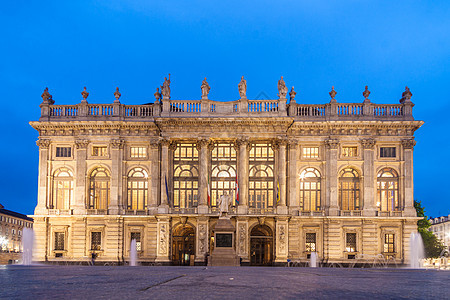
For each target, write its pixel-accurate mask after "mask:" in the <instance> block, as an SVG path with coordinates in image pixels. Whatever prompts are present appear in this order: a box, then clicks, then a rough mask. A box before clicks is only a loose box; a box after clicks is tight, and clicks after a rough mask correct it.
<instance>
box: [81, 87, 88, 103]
mask: <svg viewBox="0 0 450 300" xmlns="http://www.w3.org/2000/svg"><path fill="white" fill-rule="evenodd" d="M81 96H83V101H84V102H87V100H86V99H87V97H89V93H88V92H87V91H86V87H84V90H83V91H82V92H81Z"/></svg>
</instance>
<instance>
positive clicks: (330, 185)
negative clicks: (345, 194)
mask: <svg viewBox="0 0 450 300" xmlns="http://www.w3.org/2000/svg"><path fill="white" fill-rule="evenodd" d="M325 147H326V153H327V154H326V158H327V161H326V166H327V178H326V198H327V201H326V206H328V215H329V216H337V215H338V214H339V206H338V178H337V177H338V174H337V158H338V148H339V140H337V139H328V140H326V141H325ZM326 206H325V205H323V203H322V207H323V208H325V207H326Z"/></svg>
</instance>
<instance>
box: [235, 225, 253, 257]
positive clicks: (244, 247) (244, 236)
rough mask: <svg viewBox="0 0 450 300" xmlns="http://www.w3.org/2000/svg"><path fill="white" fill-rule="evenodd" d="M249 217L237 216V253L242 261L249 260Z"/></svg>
mask: <svg viewBox="0 0 450 300" xmlns="http://www.w3.org/2000/svg"><path fill="white" fill-rule="evenodd" d="M248 236H249V233H248V218H245V217H244V218H241V217H238V218H236V254H237V256H239V257H240V258H242V262H249V261H250V260H249V249H248V248H249V246H248V245H249V241H248Z"/></svg>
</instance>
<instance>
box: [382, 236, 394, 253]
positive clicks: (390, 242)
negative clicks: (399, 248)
mask: <svg viewBox="0 0 450 300" xmlns="http://www.w3.org/2000/svg"><path fill="white" fill-rule="evenodd" d="M394 238H395V235H394V234H393V233H386V234H385V235H384V247H383V252H386V253H394V252H395V247H394Z"/></svg>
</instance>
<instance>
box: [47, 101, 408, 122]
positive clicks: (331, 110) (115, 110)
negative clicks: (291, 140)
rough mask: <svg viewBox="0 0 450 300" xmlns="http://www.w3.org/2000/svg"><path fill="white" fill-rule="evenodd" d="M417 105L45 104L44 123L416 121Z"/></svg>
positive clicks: (270, 103) (206, 102) (232, 102)
mask: <svg viewBox="0 0 450 300" xmlns="http://www.w3.org/2000/svg"><path fill="white" fill-rule="evenodd" d="M413 106H414V104H413V103H412V102H411V101H409V102H404V103H402V104H374V103H371V102H370V101H367V102H365V103H337V102H330V103H327V104H298V103H295V102H294V103H290V104H286V99H278V100H247V99H240V100H237V101H230V102H220V101H213V100H208V99H202V100H163V101H162V103H152V104H145V105H124V104H121V103H113V104H88V103H87V102H81V103H79V104H76V105H54V104H49V103H44V102H43V103H42V104H41V105H40V107H41V118H40V121H67V120H80V121H83V120H138V119H149V118H150V119H151V118H155V117H181V116H186V117H188V116H195V117H215V116H227V117H292V118H294V119H299V120H307V121H328V120H414V118H413V116H412V108H413Z"/></svg>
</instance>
